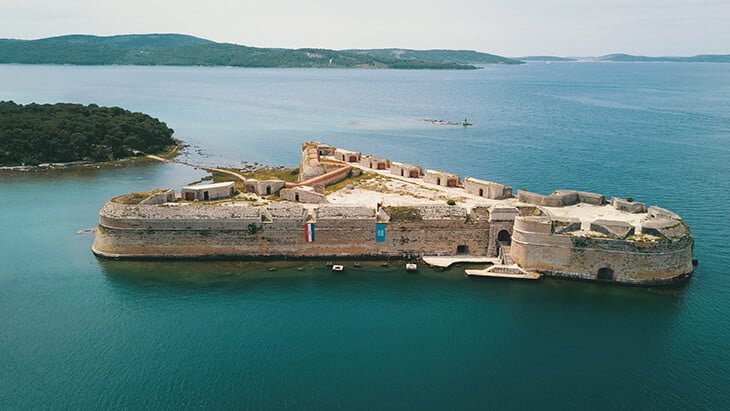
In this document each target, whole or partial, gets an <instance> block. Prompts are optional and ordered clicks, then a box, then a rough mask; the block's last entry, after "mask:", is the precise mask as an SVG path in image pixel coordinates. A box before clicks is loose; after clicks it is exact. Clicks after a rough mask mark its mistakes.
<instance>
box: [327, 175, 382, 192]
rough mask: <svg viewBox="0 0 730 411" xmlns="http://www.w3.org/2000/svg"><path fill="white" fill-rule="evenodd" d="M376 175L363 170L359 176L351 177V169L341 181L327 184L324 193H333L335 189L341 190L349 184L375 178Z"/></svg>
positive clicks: (356, 183)
mask: <svg viewBox="0 0 730 411" xmlns="http://www.w3.org/2000/svg"><path fill="white" fill-rule="evenodd" d="M377 177H379V175H378V174H375V173H370V172H367V171H363V172H362V173H361V174H360V175H359V176H357V177H353V176H352V171H350V174H349V175H348V176H347V178H345V179H344V180H342V181H340V182H338V183H335V184H332V185H329V186H327V187H326V188H325V193H326V194H330V193H334V192H335V191H339V190H342V189H343V188H345V187H347V186H348V185H350V184H352V185H358V184H360V183H363V182H365V181H368V180H372V179H375V178H377Z"/></svg>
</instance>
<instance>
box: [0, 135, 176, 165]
mask: <svg viewBox="0 0 730 411" xmlns="http://www.w3.org/2000/svg"><path fill="white" fill-rule="evenodd" d="M185 147H187V144H186V143H185V142H183V141H182V140H177V139H176V140H175V144H174V145H171V146H169V147H168V148H167V149H166V150H165V151H162V152H160V153H152V154H146V153H139V154H138V155H134V156H131V157H124V158H119V159H116V160H109V161H101V162H91V161H85V160H79V161H69V162H65V163H44V164H39V165H36V166H22V165H17V166H0V173H3V172H6V173H32V172H38V173H43V172H54V171H65V170H79V169H88V168H96V169H102V168H104V169H111V168H122V167H129V166H135V165H142V164H146V163H154V162H159V161H160V160H157V159H155V158H151V157H149V156H150V155H152V156H155V157H159V158H162V159H164V160H172V159H174V158H176V157H177V156H179V155H180V153H181V152H182V150H183V149H184V148H185Z"/></svg>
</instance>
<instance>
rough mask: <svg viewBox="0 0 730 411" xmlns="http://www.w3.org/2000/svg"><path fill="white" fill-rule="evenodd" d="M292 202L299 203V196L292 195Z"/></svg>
mask: <svg viewBox="0 0 730 411" xmlns="http://www.w3.org/2000/svg"><path fill="white" fill-rule="evenodd" d="M294 201H296V202H297V203H298V202H299V194H294Z"/></svg>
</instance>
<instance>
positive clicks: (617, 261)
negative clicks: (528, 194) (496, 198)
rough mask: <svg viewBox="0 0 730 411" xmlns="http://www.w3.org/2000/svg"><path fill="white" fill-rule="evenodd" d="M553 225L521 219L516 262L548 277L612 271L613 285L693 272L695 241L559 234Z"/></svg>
mask: <svg viewBox="0 0 730 411" xmlns="http://www.w3.org/2000/svg"><path fill="white" fill-rule="evenodd" d="M550 225H551V222H550V219H549V218H548V217H545V216H543V217H524V216H520V217H517V218H516V219H515V225H514V230H513V236H512V245H511V248H510V254H511V256H512V259H513V260H514V261H515V263H517V264H518V265H519V266H520V267H522V268H524V269H526V270H530V271H535V272H540V273H544V274H545V275H552V276H564V277H573V278H583V279H597V276H598V272H599V270H607V269H608V270H610V272H611V273H613V274H612V278H613V281H616V282H623V283H632V284H642V283H650V284H655V283H662V282H670V281H672V280H674V279H675V278H679V277H683V276H685V275H687V274H689V273H691V272H692V252H691V239H690V238H689V236H682V237H679V238H677V239H676V240H674V241H664V242H648V243H645V242H636V241H627V240H620V239H611V238H591V237H585V236H575V235H573V234H571V233H567V234H557V233H553V232H551V230H550ZM599 225H601V226H603V227H606V225H607V224H606V223H605V222H604V223H603V224H599Z"/></svg>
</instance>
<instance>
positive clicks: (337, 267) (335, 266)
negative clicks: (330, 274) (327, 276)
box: [332, 264, 345, 272]
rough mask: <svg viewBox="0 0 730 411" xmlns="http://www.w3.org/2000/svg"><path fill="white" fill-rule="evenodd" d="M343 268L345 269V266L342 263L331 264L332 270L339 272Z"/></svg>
mask: <svg viewBox="0 0 730 411" xmlns="http://www.w3.org/2000/svg"><path fill="white" fill-rule="evenodd" d="M344 269H345V267H344V266H342V265H338V264H335V265H333V266H332V271H337V272H340V271H343V270H344Z"/></svg>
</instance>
